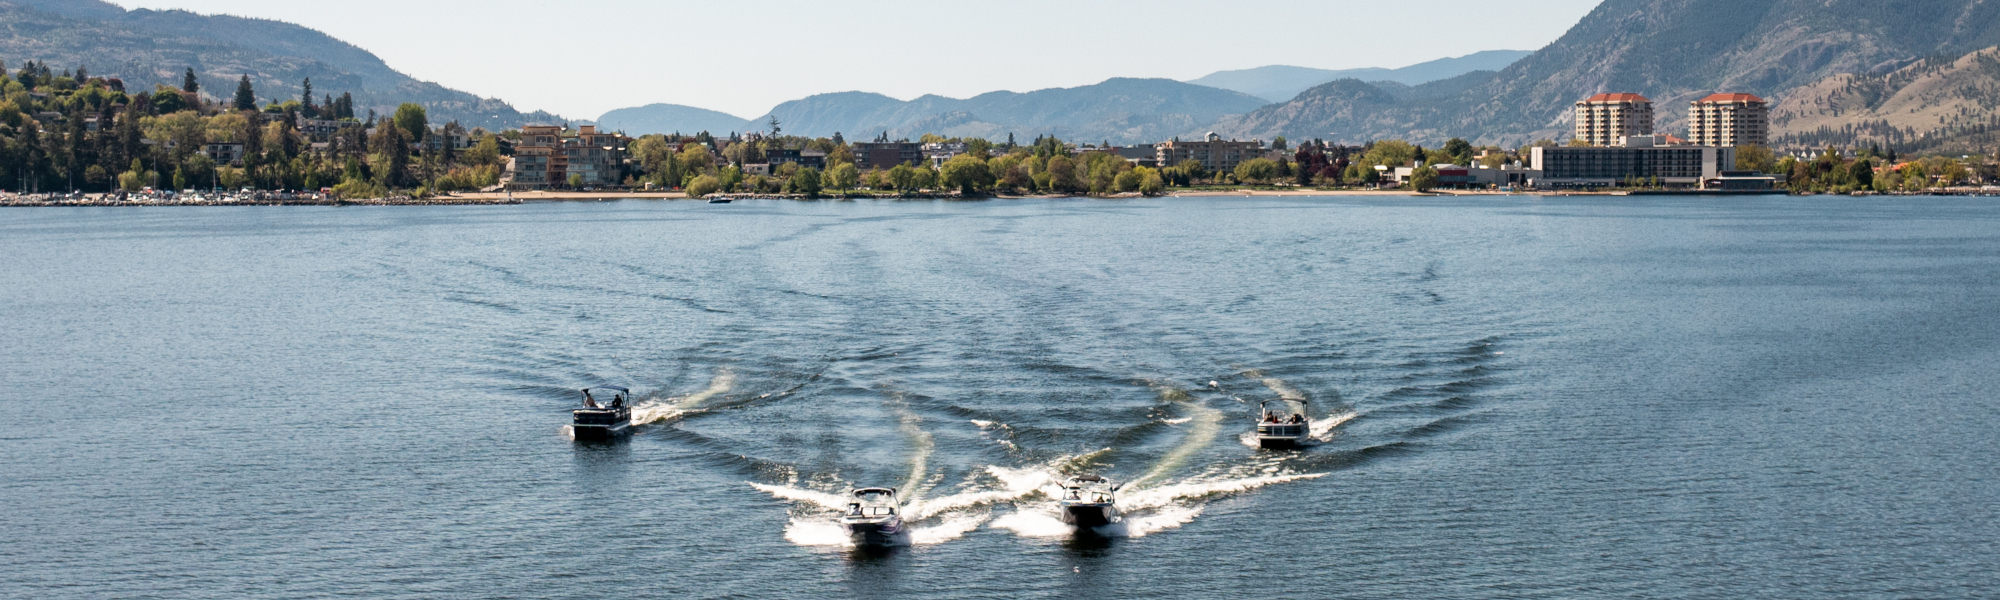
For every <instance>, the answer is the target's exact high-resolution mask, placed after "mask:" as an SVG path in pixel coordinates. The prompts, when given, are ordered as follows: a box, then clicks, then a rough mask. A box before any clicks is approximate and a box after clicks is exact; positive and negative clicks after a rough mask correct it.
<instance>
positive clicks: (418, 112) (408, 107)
mask: <svg viewBox="0 0 2000 600" xmlns="http://www.w3.org/2000/svg"><path fill="white" fill-rule="evenodd" d="M396 128H397V129H401V130H403V135H405V136H408V137H409V140H410V145H412V146H416V145H420V144H423V143H424V136H425V135H428V134H429V133H430V132H431V124H430V120H429V118H428V117H426V116H425V114H424V106H423V105H422V104H411V103H408V102H405V103H403V105H402V106H398V107H396Z"/></svg>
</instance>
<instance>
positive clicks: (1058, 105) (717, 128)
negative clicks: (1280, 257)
mask: <svg viewBox="0 0 2000 600" xmlns="http://www.w3.org/2000/svg"><path fill="white" fill-rule="evenodd" d="M1265 104H1268V102H1266V101H1265V100H1264V99H1262V98H1258V97H1256V96H1252V95H1249V94H1245V93H1241V92H1234V91H1230V90H1224V89H1218V88H1212V87H1207V86H1200V85H1194V84H1191V83H1183V82H1179V81H1174V80H1171V79H1123V78H1120V79H1111V80H1108V81H1105V82H1103V83H1099V84H1096V85H1087V86H1082V87H1074V88H1055V89H1046V90H1037V91H1033V92H1025V93H1021V92H991V93H986V94H980V95H978V96H974V97H972V98H967V99H963V100H960V99H954V98H946V97H943V96H924V97H921V98H917V99H915V100H910V101H903V100H897V99H895V98H891V97H888V96H884V95H881V94H872V93H867V92H839V93H832V94H819V95H815V96H810V97H807V98H803V99H800V100H794V101H791V102H786V103H784V104H780V105H778V107H777V108H774V109H771V112H770V113H768V114H765V115H763V116H759V117H757V118H755V119H749V120H747V121H746V120H738V121H736V122H735V123H734V124H733V125H732V126H730V127H723V126H722V122H721V121H719V119H721V118H723V117H726V116H727V115H722V114H721V113H716V112H714V111H706V110H702V109H698V108H690V107H685V106H676V105H671V104H655V105H652V106H647V107H642V108H626V109H619V110H614V111H611V112H609V113H606V114H605V115H604V117H603V118H601V119H599V121H600V123H602V124H603V125H605V126H606V127H610V128H613V129H623V130H624V131H625V132H626V133H627V134H631V135H642V134H647V133H673V132H681V133H695V132H698V131H708V132H710V133H714V134H722V133H725V132H736V131H763V130H767V129H769V128H770V127H769V125H768V123H769V122H770V120H771V118H772V117H777V119H778V121H779V123H780V127H782V128H783V129H784V131H785V133H789V134H794V135H804V136H814V137H824V136H831V135H833V134H835V133H840V134H842V135H843V136H845V137H847V138H848V139H856V140H859V139H873V138H875V137H877V136H880V135H882V134H888V136H889V137H890V138H895V139H901V138H911V139H914V138H917V137H919V136H922V135H923V134H926V133H935V134H939V135H944V136H948V137H983V138H988V139H996V140H997V139H1005V138H1006V137H1007V135H1008V134H1010V133H1012V134H1017V135H1018V136H1021V137H1026V138H1029V139H1032V138H1034V137H1035V136H1037V135H1044V134H1049V135H1056V136H1059V137H1062V138H1064V139H1074V140H1083V141H1090V142H1107V141H1108V142H1111V143H1114V144H1140V143H1147V144H1150V143H1153V142H1157V141H1160V140H1163V139H1167V138H1169V137H1173V136H1177V135H1183V134H1186V133H1188V132H1189V131H1193V130H1196V129H1200V128H1201V127H1203V126H1206V125H1208V124H1209V123H1214V122H1215V121H1216V120H1217V119H1220V118H1222V117H1224V116H1227V115H1232V114H1242V113H1247V112H1250V111H1252V110H1256V109H1257V108H1258V107H1261V106H1264V105H1265ZM708 118H714V119H718V120H717V121H706V122H704V121H702V120H701V119H708Z"/></svg>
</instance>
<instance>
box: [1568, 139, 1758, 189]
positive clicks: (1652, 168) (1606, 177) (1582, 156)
mask: <svg viewBox="0 0 2000 600" xmlns="http://www.w3.org/2000/svg"><path fill="white" fill-rule="evenodd" d="M1664 141H1665V138H1663V137H1661V136H1650V135H1647V136H1629V137H1626V138H1623V139H1621V140H1619V143H1618V145H1616V146H1613V147H1594V146H1593V147H1537V148H1535V149H1534V154H1533V161H1534V162H1533V170H1536V171H1541V177H1540V178H1538V179H1535V180H1533V181H1530V182H1529V183H1530V184H1532V185H1534V186H1535V187H1542V188H1552V187H1608V186H1615V185H1624V184H1627V183H1637V182H1646V183H1652V182H1655V181H1657V182H1659V183H1660V184H1662V185H1665V186H1668V187H1700V186H1702V185H1703V182H1705V181H1707V180H1711V179H1716V178H1719V177H1721V176H1722V173H1723V171H1731V170H1735V168H1736V149H1735V148H1717V147H1714V146H1670V145H1666V144H1664V143H1662V142H1664Z"/></svg>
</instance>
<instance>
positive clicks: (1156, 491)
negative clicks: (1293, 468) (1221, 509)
mask: <svg viewBox="0 0 2000 600" xmlns="http://www.w3.org/2000/svg"><path fill="white" fill-rule="evenodd" d="M1325 476H1326V474H1325V473H1312V474H1296V475H1269V476H1263V477H1245V478H1241V479H1222V480H1216V481H1193V482H1186V483H1176V484H1172V485H1163V486H1159V487H1155V488H1148V489H1144V490H1136V491H1131V492H1125V493H1121V494H1119V495H1118V510H1120V511H1125V512H1138V511H1144V510H1150V509H1155V508H1160V507H1164V506H1167V505H1168V504H1171V503H1174V502H1176V501H1180V500H1198V499H1202V498H1207V497H1209V496H1216V495H1222V494H1236V493H1242V492H1247V491H1250V490H1254V489H1257V488H1260V487H1264V486H1267V485H1271V484H1276V483H1285V482H1288V481H1299V480H1301V479H1318V478H1321V477H1325Z"/></svg>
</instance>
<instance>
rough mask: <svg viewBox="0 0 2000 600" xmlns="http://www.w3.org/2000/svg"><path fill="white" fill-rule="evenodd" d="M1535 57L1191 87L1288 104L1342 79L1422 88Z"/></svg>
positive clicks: (1275, 74) (1293, 73)
mask: <svg viewBox="0 0 2000 600" xmlns="http://www.w3.org/2000/svg"><path fill="white" fill-rule="evenodd" d="M1530 54H1533V52H1531V51H1526V50H1487V51H1484V52H1475V53H1472V54H1468V55H1465V56H1459V57H1451V58H1441V59H1437V60H1433V61H1428V62H1422V63H1417V64H1414V65H1410V66H1407V67H1401V68H1396V69H1385V68H1381V67H1367V68H1361V69H1340V70H1327V69H1314V68H1310V67H1295V66H1290V65H1270V66H1264V67H1256V68H1252V69H1239V70H1232V71H1217V72H1215V73H1210V74H1208V75H1206V76H1203V77H1201V78H1198V79H1190V80H1188V83H1192V84H1195V85H1205V86H1209V87H1217V88H1222V89H1225V90H1233V91H1238V92H1243V93H1245V94H1250V95H1252V96H1257V97H1259V98H1263V99H1266V100H1270V101H1272V102H1284V101H1287V100H1290V99H1292V98H1294V97H1297V96H1298V95H1299V94H1300V93H1301V92H1304V91H1306V90H1308V89H1312V88H1314V87H1318V86H1320V85H1323V84H1326V83H1330V82H1334V81H1338V80H1341V79H1359V80H1361V81H1366V82H1369V83H1376V82H1385V81H1386V82H1395V83H1399V84H1402V85H1406V86H1418V85H1423V84H1426V83H1430V82H1432V81H1438V80H1442V79H1450V78H1453V77H1458V76H1460V75H1464V74H1466V73H1471V72H1473V71H1497V70H1500V69H1503V68H1506V67H1507V65H1511V64H1514V63H1515V62H1517V61H1519V60H1521V59H1522V58H1526V57H1527V56H1528V55H1530Z"/></svg>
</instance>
